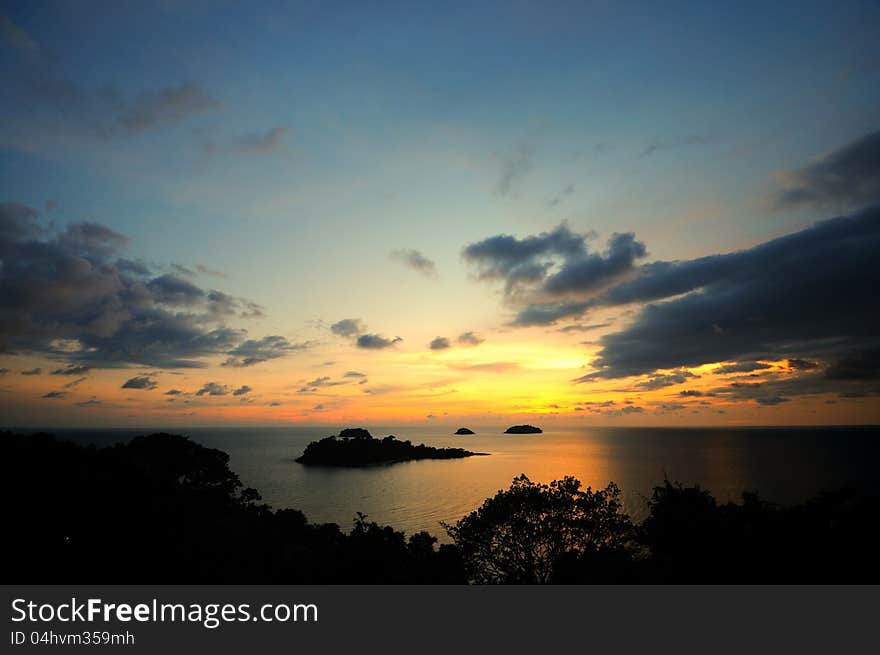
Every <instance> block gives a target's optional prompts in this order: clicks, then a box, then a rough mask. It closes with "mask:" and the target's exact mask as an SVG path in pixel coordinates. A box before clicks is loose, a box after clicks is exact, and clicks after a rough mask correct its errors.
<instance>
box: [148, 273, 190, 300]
mask: <svg viewBox="0 0 880 655" xmlns="http://www.w3.org/2000/svg"><path fill="white" fill-rule="evenodd" d="M146 286H147V289H149V290H150V291H151V292H152V294H153V298H154V299H155V300H156V301H158V302H161V303H165V304H168V305H193V304H195V303H198V302H200V301H201V300H203V299H204V297H205V292H204V291H202V290H201V289H200V288H199V287H197V286H196V285H194V284H192V283H191V282H187V281H186V280H182V279H180V278H179V277H175V276H173V275H170V274H167V275H161V276H159V277H157V278H154V279H152V280H150V281H149V282H148V283H147V285H146Z"/></svg>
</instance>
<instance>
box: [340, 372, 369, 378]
mask: <svg viewBox="0 0 880 655" xmlns="http://www.w3.org/2000/svg"><path fill="white" fill-rule="evenodd" d="M342 377H344V378H365V377H367V374H366V373H360V372H358V371H346V372H345V373H344V374H343V376H342Z"/></svg>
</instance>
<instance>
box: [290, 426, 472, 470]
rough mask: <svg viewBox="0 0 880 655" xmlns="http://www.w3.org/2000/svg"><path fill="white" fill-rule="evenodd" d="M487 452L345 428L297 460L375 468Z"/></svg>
mask: <svg viewBox="0 0 880 655" xmlns="http://www.w3.org/2000/svg"><path fill="white" fill-rule="evenodd" d="M486 454H487V453H472V452H471V451H469V450H465V449H464V448H435V447H433V446H426V445H425V444H419V445H418V446H414V445H413V444H412V442H411V441H400V440H399V439H398V438H397V437H395V436H394V435H391V434H390V435H388V436H387V437H385V438H384V439H374V438H373V435H371V434H370V433H369V432H368V431H367V430H365V429H364V428H346V429H345V430H342V431H341V432H340V433H339V435H338V436H336V435H334V436H332V437H326V438H324V439H321V440H320V441H313V442H312V443H310V444H309V445H308V446H306V450H305V452H304V453H303V454H302V455H300V456H299V457H297V458H296V461H297V462H299V463H300V464H311V465H314V466H372V465H374V464H393V463H395V462H406V461H410V460H416V459H460V458H462V457H473V456H474V455H486Z"/></svg>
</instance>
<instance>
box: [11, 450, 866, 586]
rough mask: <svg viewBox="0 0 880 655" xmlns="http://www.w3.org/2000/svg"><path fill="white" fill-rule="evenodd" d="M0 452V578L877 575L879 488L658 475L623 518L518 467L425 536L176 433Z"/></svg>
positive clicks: (611, 497)
mask: <svg viewBox="0 0 880 655" xmlns="http://www.w3.org/2000/svg"><path fill="white" fill-rule="evenodd" d="M0 456H2V459H0V461H2V462H3V469H2V470H3V474H4V482H5V483H6V488H7V493H6V494H3V495H2V497H0V508H2V515H0V516H2V519H3V522H4V525H5V526H7V532H6V535H5V537H6V539H5V540H4V557H3V558H2V560H0V561H2V574H3V579H4V580H5V581H7V582H8V583H11V584H14V583H23V584H40V583H42V584H46V583H53V584H65V583H66V584H76V583H80V584H107V583H113V584H120V583H126V584H135V583H155V584H162V583H170V584H194V583H248V584H260V583H281V584H301V583H311V584H332V583H347V584H361V583H363V584H383V583H416V584H420V583H434V584H464V583H466V582H478V583H506V584H514V583H516V584H521V583H630V582H634V583H673V584H678V583H764V584H767V583H796V584H804V583H836V584H840V583H878V582H880V560H878V558H877V555H876V546H875V545H876V543H877V540H876V526H877V525H880V499H878V498H876V497H873V496H865V495H861V494H859V493H857V492H856V491H855V490H852V489H844V490H840V491H835V492H831V493H823V494H821V495H819V496H817V497H816V498H814V499H812V500H809V501H807V502H806V503H803V504H801V505H795V506H792V507H779V506H776V505H772V504H770V503H767V502H765V501H764V500H762V499H761V498H760V497H759V496H758V495H757V494H756V493H746V494H743V498H742V502H740V503H732V502H728V503H724V504H719V503H718V502H717V501H716V500H715V499H714V498H713V497H712V496H711V494H709V492H707V491H706V490H704V489H702V488H700V487H699V486H691V487H685V486H682V485H681V484H677V483H673V482H670V481H668V480H667V481H665V482H664V483H663V484H662V485H660V486H658V487H656V488H655V489H654V491H653V494H652V495H651V497H650V498H649V499H648V504H647V509H648V515H647V518H646V519H645V520H644V521H643V522H642V523H641V525H638V526H634V525H633V524H632V523H631V521H630V519H629V517H628V516H627V515H626V514H625V513H624V512H623V509H622V505H621V500H620V490H619V489H618V488H617V486H616V485H614V484H613V483H612V484H609V485H608V486H607V487H606V488H605V489H601V490H596V491H593V490H592V489H590V488H589V487H588V488H586V489H582V488H581V484H580V482H579V481H578V480H576V479H574V478H572V477H566V478H563V479H562V480H558V481H554V482H552V483H551V484H549V485H546V484H536V483H534V482H532V481H531V480H529V479H528V478H527V477H526V476H525V475H521V476H519V477H517V478H515V479H514V480H513V483H512V484H511V486H510V488H509V489H508V490H506V491H499V492H498V493H497V494H496V495H495V496H494V497H492V498H490V499H487V500H486V501H485V502H484V503H483V505H482V506H481V507H480V508H479V509H477V510H476V511H474V512H471V513H470V514H468V515H467V516H465V517H463V518H462V519H461V520H459V521H457V522H456V523H454V524H453V525H445V526H444V527H445V528H446V529H447V531H448V533H449V535H450V536H451V538H452V541H453V543H452V544H440V545H438V544H437V539H436V538H435V537H434V536H432V535H430V534H428V533H427V532H419V533H416V534H414V535H411V536H410V537H409V538H407V537H406V535H404V533H403V532H400V531H398V530H394V529H393V528H392V527H389V526H382V525H379V524H377V523H375V522H373V521H369V520H368V517H367V516H365V515H363V514H358V515H357V517H356V518H355V521H354V525H353V527H352V529H351V530H350V531H349V532H344V531H342V530H341V529H340V528H339V526H338V525H336V524H333V523H327V524H313V523H310V522H309V521H308V520H307V519H306V517H305V515H304V514H303V513H302V512H300V511H298V510H295V509H280V510H273V509H271V508H270V507H268V506H267V505H265V504H262V503H261V502H260V501H261V499H260V496H259V494H258V493H257V492H256V491H255V490H253V489H248V488H245V487H244V486H243V485H242V484H241V481H240V480H239V478H238V476H237V475H236V474H235V473H234V472H232V471H231V470H230V469H229V466H228V463H229V457H228V456H227V455H226V453H224V452H222V451H219V450H214V449H211V448H205V447H202V446H200V445H198V444H196V443H194V442H192V441H190V440H189V439H187V438H185V437H180V436H174V435H170V434H164V433H159V434H153V435H149V436H144V437H138V438H136V439H133V440H131V441H130V442H128V443H127V444H119V445H115V446H112V447H107V448H96V447H94V446H79V445H76V444H73V443H70V442H63V441H57V440H55V439H54V438H53V437H51V436H50V435H46V434H38V435H31V436H22V435H14V434H12V433H0Z"/></svg>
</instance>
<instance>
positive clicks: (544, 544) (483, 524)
mask: <svg viewBox="0 0 880 655" xmlns="http://www.w3.org/2000/svg"><path fill="white" fill-rule="evenodd" d="M444 527H445V528H446V531H447V532H448V533H449V536H450V537H451V538H452V540H453V541H454V542H455V545H456V546H458V548H459V549H460V550H461V555H462V558H463V559H464V563H465V570H466V571H467V574H468V577H469V579H471V580H472V581H474V582H477V583H484V584H487V583H488V584H492V583H527V584H533V583H547V582H551V581H552V579H553V577H554V571H555V568H556V566H557V564H558V563H559V562H560V561H561V559H562V558H563V557H567V558H575V559H579V558H581V557H589V556H590V555H595V554H607V553H611V552H615V553H620V554H624V557H626V555H625V554H626V553H627V551H628V550H629V548H630V546H631V544H632V536H633V527H632V523H631V522H630V520H629V517H628V516H627V515H626V514H625V513H624V512H623V511H622V504H621V501H620V489H618V488H617V486H616V485H615V484H614V483H611V484H609V485H608V486H607V487H606V488H605V489H603V490H599V491H593V490H592V489H591V488H589V487H587V488H586V489H585V490H581V483H580V481H579V480H576V479H575V478H573V477H566V478H563V479H562V480H554V481H553V482H551V483H550V484H549V485H546V484H537V483H534V482H532V481H531V480H529V479H528V478H527V477H526V476H525V475H520V476H519V477H517V478H514V480H513V483H512V484H511V485H510V489H508V490H507V491H499V492H498V493H497V494H496V495H495V496H494V497H492V498H490V499H488V500H486V501H485V502H484V503H483V505H482V506H481V507H480V508H479V509H477V510H476V511H474V512H471V513H470V514H468V515H467V516H465V517H464V518H462V519H461V520H459V521H458V522H457V523H455V524H453V525H449V524H444Z"/></svg>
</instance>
